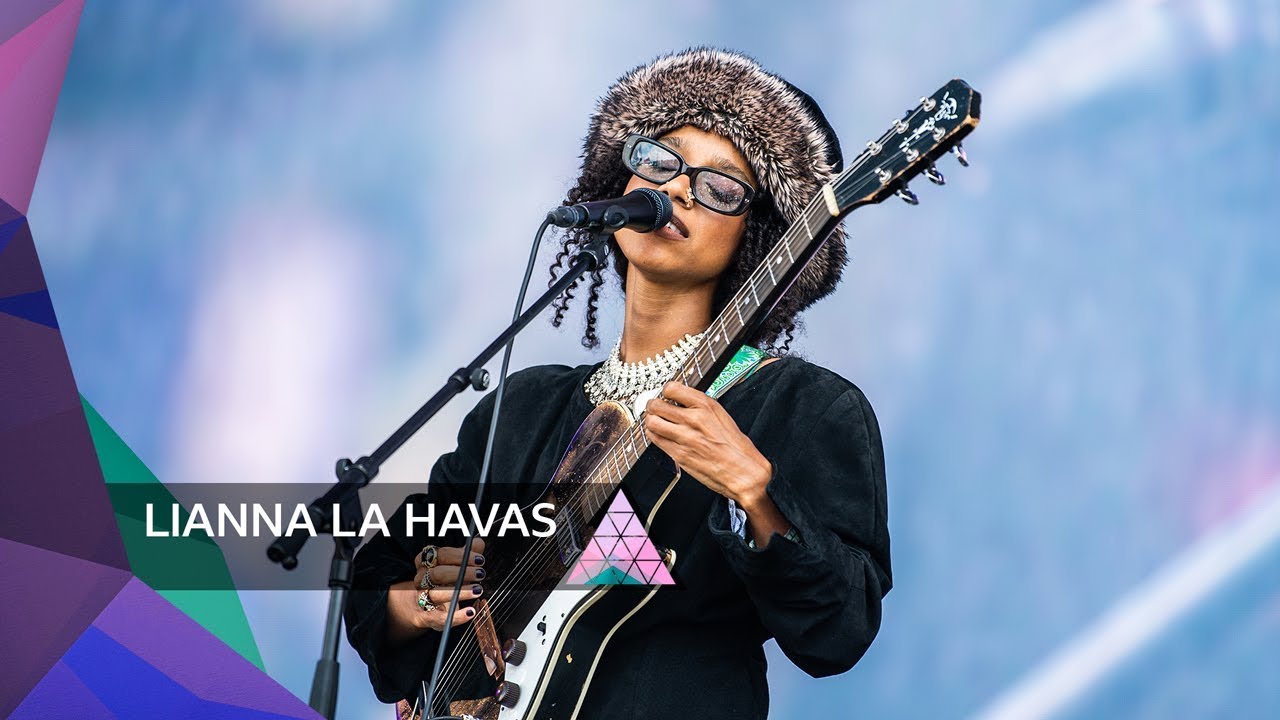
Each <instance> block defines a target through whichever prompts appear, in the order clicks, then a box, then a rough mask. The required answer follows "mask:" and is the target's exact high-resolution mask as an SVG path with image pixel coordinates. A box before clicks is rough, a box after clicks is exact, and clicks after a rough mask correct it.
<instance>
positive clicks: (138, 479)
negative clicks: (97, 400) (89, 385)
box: [81, 398, 265, 670]
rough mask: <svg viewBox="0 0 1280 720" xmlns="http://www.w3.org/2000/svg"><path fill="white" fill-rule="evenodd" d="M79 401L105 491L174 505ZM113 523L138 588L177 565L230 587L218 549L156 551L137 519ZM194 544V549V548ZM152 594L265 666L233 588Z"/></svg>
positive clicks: (158, 581) (192, 545)
mask: <svg viewBox="0 0 1280 720" xmlns="http://www.w3.org/2000/svg"><path fill="white" fill-rule="evenodd" d="M81 400H82V401H83V406H84V418H86V420H88V429H90V434H91V436H92V438H93V448H95V450H96V451H97V459H99V462H100V464H101V466H102V478H104V479H105V480H106V486H108V488H111V487H113V486H120V484H129V486H132V487H134V488H137V487H138V486H140V484H141V486H142V487H150V486H154V487H155V493H156V496H157V497H161V498H163V503H164V505H170V503H174V502H177V500H175V498H174V497H173V495H170V493H169V491H168V489H166V488H165V486H164V484H163V483H160V480H157V479H156V477H155V475H154V474H152V473H151V470H150V469H147V466H146V464H143V462H142V460H141V459H140V457H138V456H137V455H136V454H134V452H133V451H132V450H131V448H129V446H128V445H127V443H125V442H124V439H122V438H120V436H119V434H116V433H115V430H113V429H111V425H109V424H108V423H106V420H104V419H102V416H101V415H99V414H97V410H95V409H93V406H92V405H90V404H88V401H87V400H84V398H81ZM113 501H114V493H113ZM115 520H116V523H118V525H119V529H120V537H122V539H123V541H124V551H125V553H128V557H129V568H131V569H132V570H133V575H134V577H136V578H138V579H140V580H142V582H143V583H146V584H148V585H151V587H156V585H160V587H163V585H165V580H164V575H165V573H173V571H174V568H173V566H174V565H180V568H182V569H183V571H184V573H191V571H197V573H200V574H201V577H204V578H212V579H215V580H216V582H212V580H211V583H212V584H220V585H221V587H225V588H233V587H234V584H233V580H232V577H230V571H229V570H228V569H227V561H225V559H224V557H223V553H221V550H220V548H218V546H211V544H209V543H198V541H197V539H196V538H186V539H189V542H188V543H183V542H177V543H175V544H173V546H170V547H172V550H169V551H168V552H157V548H156V547H155V546H154V544H152V543H147V542H146V537H145V536H146V529H145V528H143V527H142V521H141V520H137V519H134V518H128V516H125V515H122V514H120V512H119V511H116V514H115ZM196 544H198V546H200V547H196ZM157 592H159V593H160V596H163V597H164V598H165V600H166V601H169V602H172V603H173V605H174V606H175V607H178V609H179V610H182V611H183V612H186V614H187V615H188V616H189V618H191V619H193V620H196V621H197V623H200V624H201V625H202V626H204V628H205V629H206V630H209V632H210V633H212V634H214V635H216V637H218V638H219V639H220V641H223V642H224V643H227V644H228V646H230V647H232V648H234V650H236V651H237V652H239V653H241V655H242V656H244V659H246V660H248V661H250V662H252V664H255V665H257V666H259V667H262V669H264V670H265V666H264V665H262V656H261V655H260V653H259V650H257V643H256V642H255V641H253V633H252V630H251V629H250V626H248V619H247V618H246V616H244V607H243V606H242V605H241V600H239V594H238V593H237V592H236V591H234V589H198V591H183V589H161V591H157Z"/></svg>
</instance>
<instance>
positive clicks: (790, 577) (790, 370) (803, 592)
mask: <svg viewBox="0 0 1280 720" xmlns="http://www.w3.org/2000/svg"><path fill="white" fill-rule="evenodd" d="M595 367H597V366H595V365H592V366H585V365H584V366H579V367H576V368H569V367H565V366H541V367H534V368H529V369H527V370H524V371H521V372H518V373H515V374H513V375H512V376H511V377H510V378H509V379H508V383H507V390H506V394H505V397H504V399H503V409H502V417H501V418H500V420H499V428H498V435H497V438H496V439H495V444H494V451H493V459H492V467H491V478H493V480H492V482H493V483H494V485H493V487H492V489H491V492H490V498H491V499H492V500H493V501H495V502H499V501H502V502H506V501H517V502H522V503H527V502H530V501H531V500H532V499H534V498H536V496H537V494H538V492H539V489H540V488H541V486H542V485H543V484H544V483H545V482H546V481H547V480H548V479H549V478H550V477H551V476H552V474H553V473H554V471H555V468H556V466H557V465H558V464H559V462H560V459H561V457H562V456H563V454H564V450H565V448H566V447H567V446H568V444H569V441H570V439H571V438H572V437H573V434H574V431H575V430H576V429H577V427H578V425H579V424H580V423H581V422H582V420H583V419H584V418H585V417H586V416H587V414H588V413H589V412H590V411H591V409H592V406H591V404H590V402H589V401H588V400H587V398H586V395H585V394H584V392H583V390H582V385H583V382H584V381H585V380H586V378H587V376H588V375H589V373H590V372H591V371H592V370H594V369H595ZM720 402H721V404H722V405H723V406H724V408H725V410H726V411H728V413H729V414H730V415H731V416H732V417H733V418H734V420H735V421H736V422H737V423H738V427H739V428H741V429H742V431H743V432H745V433H746V434H747V435H748V436H749V437H750V438H751V439H752V441H753V442H754V443H755V444H756V447H757V448H759V449H760V451H761V453H763V454H764V455H765V457H767V458H768V459H769V460H770V461H771V462H772V464H773V467H774V475H773V478H772V479H771V480H770V482H769V485H768V488H767V491H768V493H769V496H770V497H771V498H772V499H773V501H774V503H775V504H776V505H777V506H778V508H779V509H780V510H781V511H782V514H783V515H784V516H786V518H787V519H788V520H789V521H790V522H791V523H792V525H793V526H794V527H795V529H796V530H797V531H798V533H799V537H800V542H799V543H795V542H791V541H790V540H786V539H784V538H781V537H779V536H777V535H775V536H774V537H773V538H772V539H771V542H769V544H768V545H767V546H766V547H765V548H764V549H762V550H757V549H753V548H751V547H749V546H748V544H747V543H746V541H744V540H743V539H741V538H740V537H739V536H738V535H737V534H736V533H734V532H733V531H732V530H730V525H729V517H728V515H729V513H728V506H727V502H726V501H725V499H724V498H722V497H720V496H719V495H716V494H715V493H713V492H712V491H710V490H708V489H706V488H705V487H703V486H702V485H701V484H700V483H697V482H696V480H694V479H693V478H690V477H685V478H683V479H681V481H680V489H681V493H682V494H681V496H680V502H681V512H682V513H683V514H685V515H686V516H687V517H690V518H696V520H693V521H691V522H690V525H691V527H688V528H687V531H688V533H689V534H690V535H691V536H692V540H691V541H690V542H688V544H687V550H686V551H685V552H684V553H683V554H682V555H681V556H680V557H679V559H678V561H677V564H676V567H675V570H674V572H673V573H672V574H673V576H674V578H675V579H676V580H677V582H678V583H679V587H676V588H663V589H662V590H660V591H659V592H658V593H657V594H656V595H655V596H654V598H653V600H652V601H650V602H649V603H648V604H647V605H645V606H644V608H643V609H642V610H641V611H640V612H639V613H637V614H636V615H635V616H634V617H632V618H631V620H629V621H628V622H627V623H626V624H625V625H623V626H622V628H621V630H619V632H618V633H617V634H616V635H615V636H614V638H613V639H612V641H611V642H610V644H609V645H608V646H607V647H606V649H605V652H604V654H603V655H602V657H601V660H600V665H599V667H598V668H597V671H596V674H595V678H594V680H593V682H592V683H591V689H590V692H589V694H588V697H587V701H586V702H585V703H584V708H583V717H584V718H595V717H600V718H610V720H622V719H624V718H637V719H639V718H645V719H646V720H649V719H652V718H667V717H671V718H677V717H679V718H686V717H709V718H764V717H765V716H766V714H767V711H768V688H767V685H766V680H765V659H764V652H763V649H762V644H763V643H764V641H765V640H767V639H769V638H771V637H772V638H776V639H777V642H778V645H779V647H780V648H781V649H782V651H783V652H784V653H785V654H786V655H787V657H788V658H790V659H791V661H792V662H794V663H795V664H796V665H797V666H799V667H800V668H801V669H802V670H804V671H805V672H807V673H809V674H810V675H813V676H815V677H821V676H826V675H834V674H837V673H842V672H844V671H846V670H848V669H849V668H851V667H853V665H854V663H856V662H857V661H858V659H859V658H861V657H862V655H863V653H865V652H866V650H867V648H868V647H869V646H870V644H871V641H872V640H873V639H874V638H875V636H876V632H877V631H878V630H879V627H880V602H881V598H882V597H883V596H884V595H885V593H887V592H888V591H889V588H890V587H891V585H892V576H891V570H890V563H889V533H888V528H887V525H886V501H885V477H884V454H883V450H882V447H881V441H880V431H879V427H878V425H877V423H876V419H875V415H874V413H873V412H872V410H871V406H870V404H869V403H868V402H867V399H866V397H865V396H864V395H863V394H862V392H861V391H860V390H859V389H858V388H857V387H856V386H854V385H853V384H852V383H850V382H848V381H847V380H845V379H843V378H841V377H840V376H839V375H836V374H835V373H832V372H830V371H828V370H825V369H823V368H820V367H817V366H815V365H813V364H810V363H808V362H805V361H803V360H800V359H797V358H790V357H788V358H783V359H782V360H779V361H778V362H774V363H771V364H769V365H766V366H764V367H763V368H761V369H760V370H759V371H757V372H756V373H755V374H754V375H752V376H750V377H749V378H747V379H746V380H744V381H742V382H741V383H739V384H738V385H737V386H735V387H733V388H731V389H730V390H729V391H728V392H727V393H725V394H724V396H722V397H721V398H720ZM492 410H493V395H492V394H490V395H488V396H486V397H485V398H484V399H483V400H481V402H480V403H479V404H478V405H477V406H476V408H475V409H474V410H472V412H471V413H470V414H469V415H468V416H467V418H466V419H465V420H464V421H463V424H462V428H461V429H460V431H459V433H458V448H457V450H455V451H454V452H452V453H448V454H446V455H444V456H442V457H441V458H440V459H439V460H438V461H437V462H436V464H435V466H434V467H433V469H432V471H431V477H430V482H431V488H432V490H431V493H432V497H433V498H436V499H438V497H437V493H440V492H443V491H447V488H448V486H450V485H456V484H458V483H473V482H474V481H475V479H476V478H477V477H478V476H479V470H480V462H481V459H482V451H483V448H484V440H485V433H486V432H487V431H488V427H489V420H490V417H491V415H492ZM650 453H651V454H656V455H657V456H658V457H660V458H663V459H665V456H664V455H661V454H660V452H659V451H658V450H657V449H656V448H653V449H651V450H650ZM667 462H669V460H667ZM654 465H655V466H656V465H657V463H655V464H654ZM669 479H670V474H669V472H656V471H650V472H646V471H645V468H644V467H642V466H639V465H638V466H637V467H636V469H635V470H634V471H633V472H632V473H631V474H630V475H629V476H628V478H627V480H626V482H625V483H624V485H625V487H626V488H627V490H628V495H629V496H630V497H631V499H632V503H633V505H634V506H635V510H636V513H637V514H638V515H639V517H642V518H643V517H645V516H646V515H647V514H648V511H649V510H650V509H651V508H652V506H653V503H654V502H655V500H656V497H657V492H659V491H660V489H661V487H662V486H664V485H665V482H666V481H667V480H669ZM472 487H474V486H472ZM530 493H532V494H530ZM673 498H674V496H673ZM422 499H423V498H422V496H410V497H409V498H407V499H406V503H408V502H417V501H421V500H422ZM458 500H459V501H461V502H467V501H469V500H470V498H459V499H458ZM666 508H667V506H666V505H664V510H663V512H664V513H665V512H667V510H666ZM403 512H404V507H403V506H402V507H401V510H400V513H403ZM389 525H390V528H391V530H392V532H395V531H396V528H398V527H399V528H403V526H404V524H403V522H402V521H401V520H400V519H399V518H392V519H391V520H390V522H389ZM652 539H653V541H654V542H655V543H656V544H658V545H660V546H661V545H665V544H667V543H664V539H663V537H660V536H658V535H656V534H654V536H653V538H652ZM432 542H436V543H437V544H454V545H456V544H459V543H458V542H457V541H456V539H448V538H443V539H442V538H428V537H412V538H407V537H399V538H396V537H393V538H386V537H382V536H380V535H379V536H375V537H374V539H372V540H371V541H369V542H368V543H367V544H366V545H365V546H364V547H363V548H361V550H360V552H359V553H358V554H357V556H356V585H357V587H356V589H355V590H353V592H352V594H351V597H350V602H349V603H348V605H347V612H346V621H347V628H348V630H347V636H348V639H349V640H350V642H351V644H352V645H353V646H354V647H355V648H356V650H357V651H358V652H359V653H360V656H361V657H362V658H363V659H364V660H365V662H366V663H368V665H369V678H370V681H371V682H372V683H373V688H374V691H375V693H376V694H377V696H378V697H379V698H380V699H381V700H383V701H384V702H395V701H397V700H399V699H401V698H404V697H409V698H412V697H413V696H414V695H415V694H416V693H417V688H418V684H419V682H420V680H422V679H423V678H424V677H426V676H428V675H429V672H428V671H429V665H430V662H431V660H432V659H433V658H434V655H435V649H436V647H437V645H438V641H437V638H438V637H439V636H438V634H436V633H429V634H428V635H426V636H424V637H421V638H419V639H417V640H415V641H414V642H412V643H411V644H410V645H409V646H407V647H404V648H395V649H393V648H389V647H388V646H387V644H386V588H387V586H389V585H391V584H393V583H396V582H401V581H404V580H409V579H412V577H413V574H414V564H413V558H414V554H415V553H416V552H418V551H419V550H420V549H421V548H422V547H423V545H425V544H428V543H432ZM672 544H675V543H672ZM463 627H464V628H465V626H463Z"/></svg>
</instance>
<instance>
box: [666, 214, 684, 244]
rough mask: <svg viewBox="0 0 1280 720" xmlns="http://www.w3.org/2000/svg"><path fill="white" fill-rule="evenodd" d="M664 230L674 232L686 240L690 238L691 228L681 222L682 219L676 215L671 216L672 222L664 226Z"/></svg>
mask: <svg viewBox="0 0 1280 720" xmlns="http://www.w3.org/2000/svg"><path fill="white" fill-rule="evenodd" d="M663 228H664V229H670V230H674V231H675V232H677V233H679V234H680V237H684V238H687V237H689V228H687V227H685V226H684V223H682V222H680V218H678V217H676V216H675V215H672V216H671V222H669V223H667V224H666V225H664V226H663Z"/></svg>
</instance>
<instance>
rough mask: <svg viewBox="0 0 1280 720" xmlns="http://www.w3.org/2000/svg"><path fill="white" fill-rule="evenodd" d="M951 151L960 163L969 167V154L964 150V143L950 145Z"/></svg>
mask: <svg viewBox="0 0 1280 720" xmlns="http://www.w3.org/2000/svg"><path fill="white" fill-rule="evenodd" d="M951 152H952V153H955V156H956V160H958V161H960V164H961V165H963V166H964V167H969V156H968V155H966V154H965V152H964V145H961V144H960V143H956V144H955V145H952V146H951Z"/></svg>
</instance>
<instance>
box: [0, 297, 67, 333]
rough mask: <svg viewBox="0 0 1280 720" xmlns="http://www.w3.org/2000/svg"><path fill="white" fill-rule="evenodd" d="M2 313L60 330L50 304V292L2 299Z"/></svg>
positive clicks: (0, 306) (0, 307)
mask: <svg viewBox="0 0 1280 720" xmlns="http://www.w3.org/2000/svg"><path fill="white" fill-rule="evenodd" d="M0 312H2V313H5V314H7V315H12V316H14V317H17V318H22V319H23V320H30V321H31V322H33V323H39V324H41V325H44V326H45V327H50V328H53V329H54V330H57V329H58V319H57V318H55V317H54V316H53V303H51V302H49V291H48V290H37V291H35V292H32V293H26V294H23V295H12V296H10V297H0Z"/></svg>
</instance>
